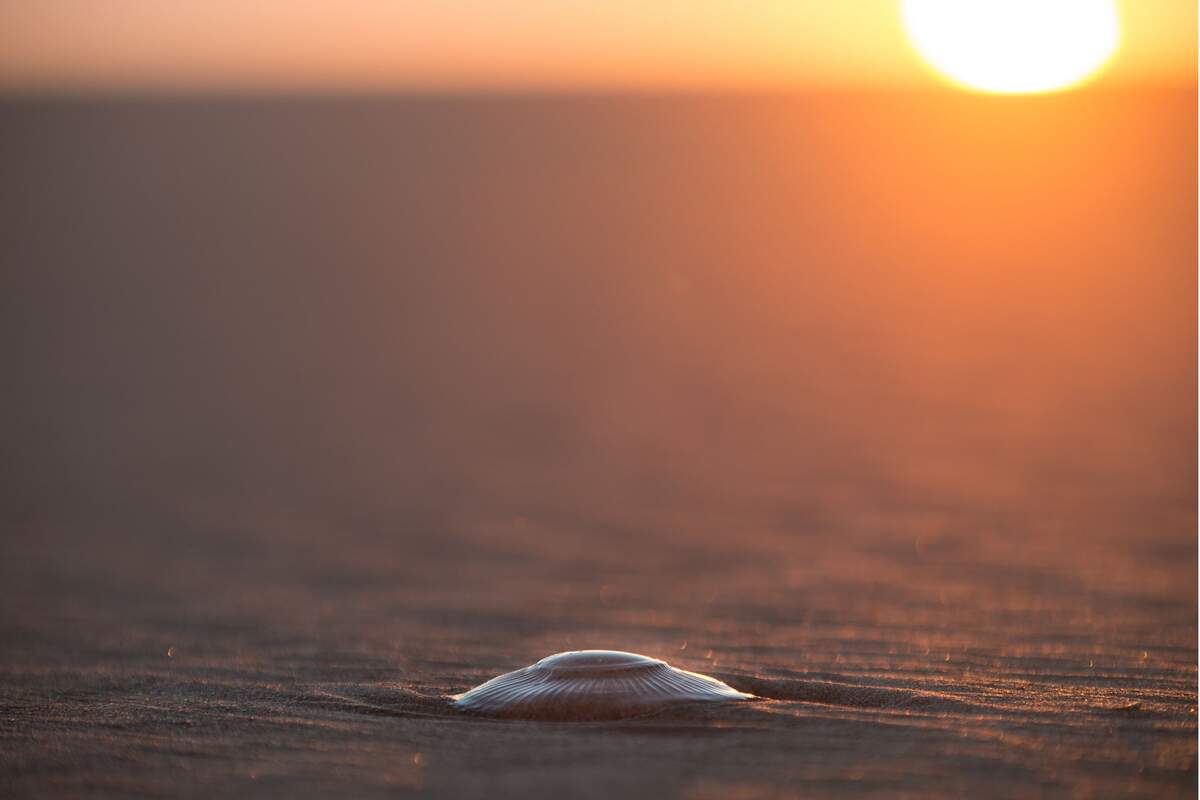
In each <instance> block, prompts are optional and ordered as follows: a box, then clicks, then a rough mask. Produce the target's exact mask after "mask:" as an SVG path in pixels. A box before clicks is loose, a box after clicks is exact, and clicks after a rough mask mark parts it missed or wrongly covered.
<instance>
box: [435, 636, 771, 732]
mask: <svg viewBox="0 0 1200 800" xmlns="http://www.w3.org/2000/svg"><path fill="white" fill-rule="evenodd" d="M753 698H754V695H750V694H744V693H742V692H739V691H737V690H736V689H733V688H732V687H729V686H726V685H725V684H724V683H721V682H720V681H719V680H717V679H716V678H710V677H708V676H707V675H699V674H697V673H695V672H687V671H685V670H681V669H676V668H675V667H672V666H671V665H670V664H667V663H666V662H665V661H659V660H658V659H657V658H650V657H649V656H642V655H638V654H637V653H622V652H619V651H616V650H575V651H571V652H568V653H557V654H555V655H552V656H547V657H545V658H543V659H542V660H541V661H539V662H537V663H536V664H533V665H531V666H528V667H524V668H522V669H518V670H516V671H514V672H508V673H505V674H504V675H500V676H498V677H495V678H492V679H491V680H490V681H488V682H486V683H482V684H480V685H479V686H476V687H475V688H474V689H471V690H470V691H468V692H463V693H462V694H459V695H454V696H453V697H452V698H451V699H452V700H453V701H454V705H455V706H457V707H458V708H461V709H463V710H464V711H473V712H476V713H480V714H488V715H490V716H496V717H518V718H522V719H559V720H566V719H574V720H584V719H617V718H620V717H628V716H634V715H637V714H644V713H646V712H649V711H655V710H658V709H661V708H664V707H667V706H671V705H675V704H679V703H693V702H720V701H731V700H751V699H753Z"/></svg>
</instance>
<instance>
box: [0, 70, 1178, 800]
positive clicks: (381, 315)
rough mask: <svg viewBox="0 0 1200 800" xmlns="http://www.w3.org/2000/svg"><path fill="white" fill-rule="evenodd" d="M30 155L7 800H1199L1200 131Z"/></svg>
mask: <svg viewBox="0 0 1200 800" xmlns="http://www.w3.org/2000/svg"><path fill="white" fill-rule="evenodd" d="M0 123H2V127H0V129H2V130H3V131H4V133H3V134H2V136H3V140H2V141H3V148H2V149H0V168H2V169H0V171H2V172H3V173H4V174H6V175H7V176H9V178H8V182H9V191H7V192H5V193H4V194H3V195H0V198H2V200H0V212H3V214H4V216H5V218H7V219H10V220H16V221H17V222H18V224H16V225H13V226H11V227H9V229H8V231H7V232H6V233H5V234H3V236H4V237H5V238H3V239H2V240H0V242H2V244H3V247H4V253H5V262H6V264H7V265H12V267H13V269H8V270H6V271H5V274H4V277H3V280H4V281H5V283H4V287H3V288H4V290H5V291H4V292H3V295H2V296H3V298H4V301H3V302H4V309H3V311H4V313H3V314H0V327H2V328H3V332H4V337H3V339H2V341H3V343H4V344H3V346H4V348H5V354H6V363H8V364H10V365H11V366H10V382H11V385H10V391H9V392H7V393H6V397H5V398H4V399H3V401H2V402H3V403H4V405H5V409H4V411H5V413H4V419H5V427H4V430H3V436H4V447H3V448H0V452H3V459H4V460H3V462H2V466H3V471H4V475H5V480H4V482H3V486H2V487H0V488H2V490H3V491H2V494H0V500H2V501H3V513H4V517H3V524H4V529H3V536H2V538H0V584H2V585H3V586H4V592H3V602H2V604H0V795H3V796H5V797H10V796H11V797H49V796H64V797H76V796H111V797H118V796H120V797H124V796H152V797H160V796H161V797H167V796H179V797H212V796H267V797H270V796H279V797H295V796H330V795H335V796H336V795H345V796H354V797H374V796H396V795H401V796H404V795H406V794H411V795H421V796H431V797H467V798H470V797H503V796H522V797H543V796H551V795H552V794H554V793H558V794H559V795H560V796H562V797H603V798H612V797H623V796H628V797H684V798H709V797H711V798H775V797H792V796H805V797H823V796H829V797H851V796H853V797H858V796H878V797H918V796H920V797H964V796H978V797H1022V798H1025V797H1042V796H1045V797H1114V796H1135V797H1190V796H1193V794H1194V792H1195V787H1196V780H1197V748H1196V741H1197V739H1196V736H1197V722H1196V720H1197V716H1196V703H1197V668H1196V667H1197V661H1196V659H1197V641H1196V630H1197V606H1196V588H1197V583H1196V556H1197V552H1196V538H1195V531H1196V527H1195V526H1196V519H1195V508H1196V495H1195V487H1196V473H1195V442H1196V429H1195V425H1196V408H1195V384H1196V373H1195V365H1196V353H1195V341H1194V331H1195V297H1196V287H1195V262H1196V253H1195V240H1196V231H1195V220H1196V209H1195V175H1196V166H1195V152H1194V141H1195V135H1196V134H1195V97H1194V95H1193V94H1191V93H1187V94H1185V95H1155V96H1144V97H1143V96H1119V95H1118V96H1107V95H1102V96H1098V97H1090V96H1087V95H1079V96H1071V97H1067V98H1064V99H1063V101H1062V102H1058V103H1047V102H1044V101H1040V100H1026V101H1014V102H1012V103H1007V104H1003V105H995V104H985V103H983V101H982V100H979V99H970V98H961V99H954V100H945V99H940V100H930V99H928V98H926V99H920V98H907V99H902V98H895V97H874V98H862V97H848V98H847V97H809V98H803V97H802V98H749V99H747V98H741V99H737V98H734V99H730V98H725V99H721V98H673V99H661V98H660V99H657V100H653V99H646V98H641V99H624V100H620V99H598V98H576V99H562V98H559V99H553V98H549V99H548V98H451V99H446V98H442V99H438V98H418V99H376V100H371V99H359V100H349V99H342V100H296V99H292V100H273V101H269V102H267V101H250V100H245V99H243V100H215V99H191V100H169V99H163V98H140V99H132V100H130V99H125V100H121V99H109V100H103V101H100V100H90V101H80V100H70V99H58V100H52V101H48V100H31V99H9V100H6V101H5V102H4V104H3V105H2V106H0ZM980 152H988V153H990V154H991V157H990V158H988V159H983V158H981V157H980V156H979V153H980ZM949 221H954V222H955V223H956V224H955V225H949V224H948V222H949ZM582 648H611V649H621V650H631V651H635V652H641V653H646V654H648V655H652V656H656V657H660V658H663V659H665V660H667V661H669V662H670V663H672V664H675V665H677V666H680V667H683V668H686V669H690V670H694V671H698V672H703V673H707V674H711V675H713V676H715V677H718V678H720V679H721V680H723V681H725V682H726V683H728V684H730V685H731V686H733V687H735V688H737V689H740V690H743V691H746V692H750V693H753V694H755V695H757V696H758V697H759V698H760V699H759V700H757V701H755V702H753V703H746V704H738V705H731V706H721V707H706V708H702V709H682V710H675V711H671V712H668V713H663V714H659V715H653V716H650V717H646V718H639V719H632V720H627V721H622V722H617V723H584V724H570V723H539V722H521V721H495V720H487V719H481V718H476V717H470V716H467V715H464V714H461V713H458V712H456V711H455V710H453V709H452V708H450V707H449V706H448V705H447V703H446V702H445V699H444V698H445V695H447V694H450V693H454V692H459V691H462V690H464V689H466V688H468V687H470V686H473V685H475V684H477V683H479V682H481V681H483V680H485V679H487V678H490V677H492V676H494V675H496V674H499V673H501V672H505V671H508V670H511V669H514V668H517V667H520V666H523V665H526V664H528V663H530V662H532V661H535V660H537V659H539V658H541V657H543V656H545V655H548V654H550V653H554V652H557V651H561V650H568V649H582Z"/></svg>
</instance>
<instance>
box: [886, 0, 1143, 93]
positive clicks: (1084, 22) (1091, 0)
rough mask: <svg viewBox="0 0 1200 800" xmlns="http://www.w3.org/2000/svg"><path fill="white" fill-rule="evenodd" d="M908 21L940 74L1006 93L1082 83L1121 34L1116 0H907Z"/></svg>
mask: <svg viewBox="0 0 1200 800" xmlns="http://www.w3.org/2000/svg"><path fill="white" fill-rule="evenodd" d="M903 19H904V25H905V28H906V29H907V31H908V36H909V39H910V40H911V41H912V44H913V46H914V47H915V48H916V49H917V51H918V52H919V53H920V55H921V57H922V58H924V59H925V61H926V62H928V64H929V65H930V66H931V67H932V68H933V69H934V70H935V71H936V72H938V73H939V74H940V75H942V76H943V77H945V78H947V79H949V80H950V81H951V82H952V83H955V84H957V85H959V86H963V87H966V88H970V89H976V90H979V91H984V92H997V93H1002V94H1024V93H1034V92H1051V91H1057V90H1060V89H1067V88H1070V87H1072V86H1076V85H1078V84H1080V83H1082V82H1083V81H1085V80H1087V79H1088V78H1089V77H1091V76H1093V75H1095V74H1096V73H1097V72H1098V71H1099V70H1100V68H1101V67H1103V66H1104V64H1105V63H1106V62H1107V61H1108V60H1109V58H1110V57H1111V56H1112V54H1113V53H1114V52H1115V51H1116V49H1117V46H1118V45H1119V43H1120V40H1121V25H1120V20H1119V17H1118V14H1117V8H1116V4H1115V3H1114V2H1113V1H1112V0H904V2H903Z"/></svg>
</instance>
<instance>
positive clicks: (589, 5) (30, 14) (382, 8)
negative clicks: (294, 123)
mask: <svg viewBox="0 0 1200 800" xmlns="http://www.w3.org/2000/svg"><path fill="white" fill-rule="evenodd" d="M1047 1H1048V2H1052V0H1047ZM1120 7H1121V12H1122V22H1123V27H1124V44H1123V47H1122V49H1121V51H1120V53H1119V54H1118V55H1117V57H1116V59H1115V61H1114V62H1113V63H1112V66H1111V67H1110V69H1109V70H1108V72H1107V73H1106V75H1105V76H1104V78H1103V80H1104V81H1105V82H1108V83H1110V84H1124V85H1128V84H1133V85H1180V84H1183V85H1193V84H1194V81H1195V62H1196V4H1195V3H1194V2H1190V1H1189V0H1122V2H1121V3H1120ZM932 83H933V79H932V78H931V77H930V76H929V74H928V73H927V72H926V71H925V70H923V69H922V67H921V66H920V64H919V62H918V60H917V59H916V58H915V56H914V55H913V53H912V51H911V50H910V49H909V46H908V44H907V42H906V39H905V37H904V34H903V32H902V30H901V27H900V22H899V13H898V9H897V3H896V2H895V0H786V1H785V0H762V1H761V2H747V3H733V2H728V0H654V2H645V0H555V2H545V0H437V2H423V1H421V0H339V2H336V3H334V2H327V1H323V0H254V1H253V2H247V0H170V2H162V0H35V1H34V2H30V0H0V88H7V89H10V90H11V89H15V90H27V89H38V88H49V89H89V88H95V89H130V88H132V89H180V88H182V89H212V88H216V89H284V90H306V89H317V90H330V89H332V90H336V89H351V90H355V89H357V90H371V89H403V88H434V89H436V88H516V89H521V88H535V89H536V88H568V89H569V88H617V89H622V88H632V89H637V88H672V87H679V88H707V87H716V88H724V87H777V86H784V87H786V86H813V85H815V86H847V85H848V86H921V85H932Z"/></svg>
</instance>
